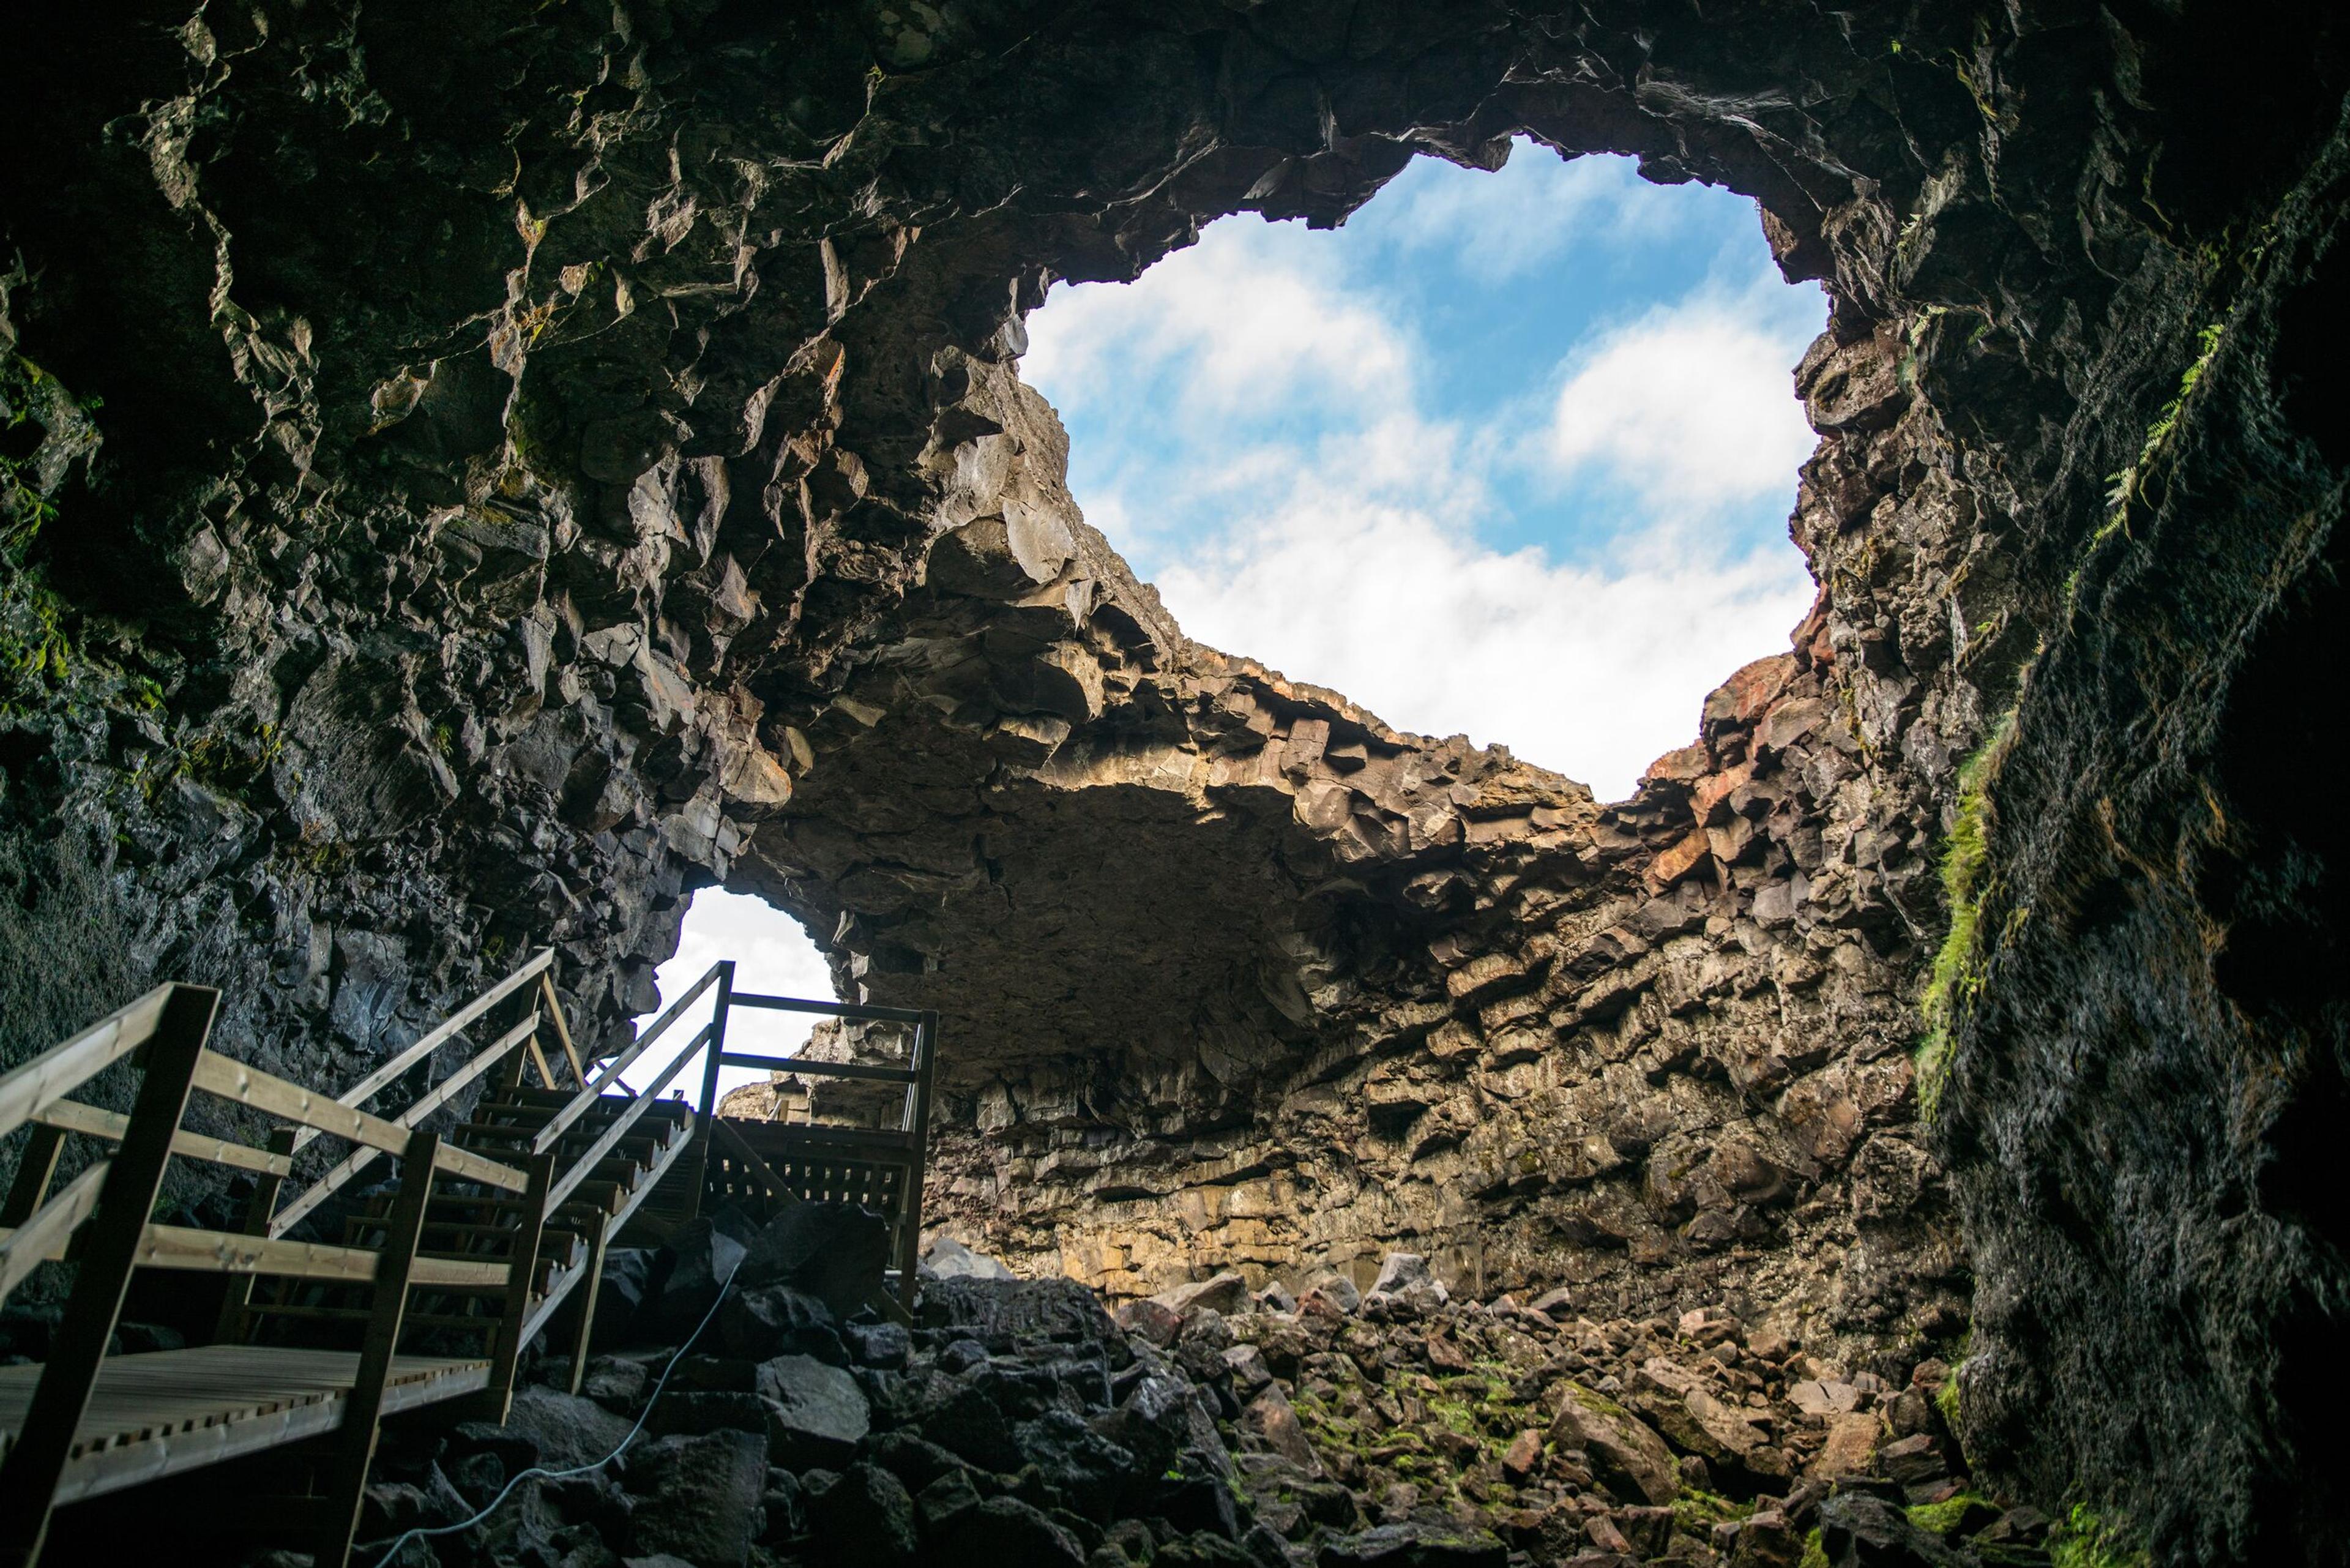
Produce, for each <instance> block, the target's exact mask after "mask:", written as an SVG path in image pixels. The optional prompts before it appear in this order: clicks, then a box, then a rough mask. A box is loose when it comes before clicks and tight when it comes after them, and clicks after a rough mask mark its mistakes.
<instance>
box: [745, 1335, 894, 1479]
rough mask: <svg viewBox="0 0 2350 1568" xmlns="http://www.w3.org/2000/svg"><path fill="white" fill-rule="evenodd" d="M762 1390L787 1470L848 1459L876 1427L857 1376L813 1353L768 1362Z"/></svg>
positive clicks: (778, 1455)
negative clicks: (827, 1362)
mask: <svg viewBox="0 0 2350 1568" xmlns="http://www.w3.org/2000/svg"><path fill="white" fill-rule="evenodd" d="M759 1393H760V1396H761V1397H762V1398H763V1399H764V1401H765V1404H766V1407H767V1422H766V1429H767V1438H768V1441H769V1443H770V1444H771V1445H772V1446H773V1448H774V1451H775V1462H776V1463H778V1464H780V1465H783V1466H785V1468H786V1469H806V1468H807V1467H809V1466H811V1465H837V1464H841V1463H844V1462H845V1461H847V1459H849V1457H850V1456H851V1455H853V1454H854V1453H855V1452H856V1450H857V1445H858V1443H859V1442H860V1441H862V1440H863V1438H864V1437H865V1434H866V1433H867V1432H868V1430H870V1429H871V1425H872V1417H871V1410H870V1407H869V1406H868V1402H867V1400H866V1397H865V1391H864V1390H863V1389H862V1388H860V1387H858V1385H857V1379H856V1378H855V1377H853V1376H849V1374H847V1372H845V1371H843V1370H841V1369H840V1368H839V1367H837V1366H828V1365H827V1364H826V1363H824V1362H821V1361H818V1360H816V1358H815V1357H813V1356H808V1355H783V1356H777V1357H776V1358H775V1359H774V1360H772V1361H766V1362H762V1363H761V1364H760V1366H759Z"/></svg>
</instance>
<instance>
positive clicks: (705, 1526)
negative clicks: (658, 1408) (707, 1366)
mask: <svg viewBox="0 0 2350 1568" xmlns="http://www.w3.org/2000/svg"><path fill="white" fill-rule="evenodd" d="M628 1458H629V1466H628V1472H627V1482H626V1484H627V1486H628V1490H629V1492H630V1493H631V1494H632V1495H633V1496H634V1497H635V1498H636V1500H637V1501H636V1506H635V1507H634V1508H633V1509H631V1510H630V1511H629V1524H628V1540H629V1553H630V1554H631V1555H647V1554H650V1553H653V1552H670V1553H671V1554H673V1555H675V1556H679V1557H682V1558H684V1559H685V1560H686V1561H688V1562H689V1563H693V1564H694V1565H695V1568H742V1564H743V1563H744V1561H745V1560H747V1559H748V1558H749V1556H750V1555H751V1542H752V1532H753V1530H754V1527H755V1526H756V1524H757V1522H758V1511H759V1500H760V1498H761V1497H762V1496H763V1495H764V1493H765V1492H766V1490H767V1441H766V1439H765V1438H762V1437H756V1436H754V1435H753V1434H751V1433H748V1432H713V1433H711V1434H710V1435H709V1436H707V1437H693V1438H688V1437H672V1438H654V1439H653V1440H652V1441H650V1442H649V1443H640V1444H639V1446H638V1447H636V1448H635V1449H631V1450H630V1451H629V1457H628Z"/></svg>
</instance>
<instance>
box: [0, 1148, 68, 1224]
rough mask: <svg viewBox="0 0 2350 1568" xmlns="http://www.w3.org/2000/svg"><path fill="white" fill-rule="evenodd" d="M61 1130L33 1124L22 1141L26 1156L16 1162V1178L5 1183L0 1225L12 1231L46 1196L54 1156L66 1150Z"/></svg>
mask: <svg viewBox="0 0 2350 1568" xmlns="http://www.w3.org/2000/svg"><path fill="white" fill-rule="evenodd" d="M65 1147H66V1135H65V1133H64V1131H63V1130H62V1129H60V1128H57V1127H35V1128H34V1129H33V1131H32V1135H31V1136H30V1137H27V1138H26V1140H25V1158H22V1159H20V1160H18V1161H17V1162H16V1179H15V1180H13V1181H11V1182H10V1183H9V1184H8V1196H7V1198H6V1199H5V1201H0V1225H5V1226H6V1227H7V1228H8V1229H10V1230H11V1231H13V1230H15V1229H16V1227H17V1226H19V1225H22V1224H23V1223H24V1222H25V1221H26V1220H30V1219H31V1218H32V1217H33V1211H34V1210H36V1209H38V1208H40V1206H41V1203H42V1201H43V1200H44V1199H47V1197H48V1195H49V1182H50V1180H51V1179H54V1178H55V1177H56V1175H57V1156H58V1155H60V1154H62V1153H64V1152H65Z"/></svg>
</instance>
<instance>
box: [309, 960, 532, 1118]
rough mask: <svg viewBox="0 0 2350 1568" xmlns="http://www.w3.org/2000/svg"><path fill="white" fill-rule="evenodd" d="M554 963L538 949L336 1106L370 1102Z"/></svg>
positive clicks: (347, 1092)
mask: <svg viewBox="0 0 2350 1568" xmlns="http://www.w3.org/2000/svg"><path fill="white" fill-rule="evenodd" d="M554 961H555V950H554V949H553V948H541V949H540V950H538V951H537V952H536V954H534V955H533V956H532V957H531V959H530V961H528V962H527V963H525V964H524V965H523V966H522V967H521V968H520V969H518V970H516V971H514V973H512V974H510V975H508V976H506V977H505V979H504V980H502V981H498V982H497V984H495V985H494V986H492V987H490V989H489V990H487V991H485V992H482V994H481V995H479V996H477V997H475V998H473V1001H471V1002H467V1003H465V1005H464V1006H463V1007H461V1008H459V1009H458V1010H457V1011H456V1012H452V1013H451V1014H450V1015H449V1016H448V1017H446V1018H444V1019H442V1021H441V1022H440V1023H436V1024H434V1025H433V1026H432V1028H431V1029H429V1030H427V1031H425V1033H422V1034H421V1035H419V1036H418V1037H417V1039H416V1042H415V1044H411V1045H410V1046H409V1047H408V1048H407V1049H405V1050H403V1051H402V1052H400V1054H399V1055H397V1056H394V1057H393V1058H392V1059H391V1060H390V1061H389V1062H386V1063H385V1064H383V1065H382V1066H380V1067H378V1068H377V1069H376V1070H375V1071H374V1072H372V1073H369V1075H367V1076H366V1077H364V1078H361V1079H360V1080H359V1082H358V1083H356V1084H353V1085H351V1086H350V1087H349V1088H348V1089H345V1090H344V1091H343V1092H342V1093H341V1094H340V1095H338V1096H336V1100H337V1103H338V1104H341V1105H346V1106H362V1105H365V1104H366V1103H367V1102H368V1101H369V1100H371V1099H373V1098H374V1097H375V1096H376V1094H377V1093H378V1092H379V1091H380V1090H381V1089H382V1088H383V1086H384V1085H387V1084H389V1083H390V1082H391V1081H392V1080H393V1079H394V1078H397V1077H399V1076H400V1075H401V1074H402V1073H405V1072H407V1071H408V1070H409V1069H410V1068H411V1067H413V1066H414V1065H416V1064H417V1063H419V1062H421V1061H422V1060H423V1059H424V1058H425V1057H427V1056H430V1055H431V1054H432V1053H433V1052H435V1051H437V1050H439V1049H440V1048H441V1047H442V1045H444V1044H447V1043H448V1042H449V1040H450V1038H451V1037H452V1036H453V1035H454V1034H456V1033H458V1032H459V1031H460V1030H462V1029H463V1028H464V1027H465V1025H466V1024H468V1023H472V1022H473V1020H474V1019H476V1018H479V1017H480V1016H481V1015H482V1014H483V1013H484V1012H488V1011H489V1010H490V1009H491V1008H493V1007H495V1006H496V1005H497V1004H498V1003H499V1002H502V1001H504V999H505V998H506V997H507V996H509V995H511V994H513V992H514V991H515V987H517V986H519V985H521V984H522V983H523V982H524V981H526V980H529V979H530V978H532V977H533V976H534V975H537V974H541V973H544V972H545V971H546V967H547V966H548V965H549V964H551V963H553V962H554ZM312 1137H317V1132H316V1131H314V1130H308V1129H306V1133H305V1136H303V1137H301V1138H300V1139H299V1140H298V1142H299V1143H307V1142H308V1141H309V1140H310V1138H312Z"/></svg>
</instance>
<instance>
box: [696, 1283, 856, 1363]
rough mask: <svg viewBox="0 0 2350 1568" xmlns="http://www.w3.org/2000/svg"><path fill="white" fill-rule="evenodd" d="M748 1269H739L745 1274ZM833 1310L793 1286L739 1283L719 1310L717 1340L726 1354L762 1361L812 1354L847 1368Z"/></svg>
mask: <svg viewBox="0 0 2350 1568" xmlns="http://www.w3.org/2000/svg"><path fill="white" fill-rule="evenodd" d="M749 1266H750V1265H749V1264H748V1263H745V1264H744V1265H743V1267H744V1269H745V1271H746V1272H747V1271H748V1269H749ZM836 1322H837V1319H836V1318H835V1317H834V1315H833V1312H832V1309H831V1308H830V1307H828V1306H827V1305H826V1304H825V1303H824V1302H823V1301H822V1300H821V1299H819V1298H818V1297H816V1296H814V1295H811V1294H809V1293H807V1292H806V1291H804V1290H801V1289H800V1288H799V1287H798V1286H796V1285H789V1284H771V1285H752V1284H747V1283H745V1282H743V1281H741V1280H737V1281H736V1282H735V1285H734V1290H733V1293H732V1294H730V1295H729V1296H728V1297H727V1298H726V1302H725V1304H724V1305H723V1306H721V1307H720V1308H719V1309H718V1325H717V1339H718V1342H719V1344H720V1345H723V1347H724V1348H725V1351H726V1354H727V1355H739V1356H742V1357H743V1358H744V1359H746V1360H750V1361H764V1360H766V1359H767V1358H768V1357H770V1356H775V1355H813V1356H815V1357H816V1359H817V1360H819V1361H829V1362H831V1363H832V1364H833V1365H835V1366H846V1365H847V1362H848V1352H847V1349H846V1348H845V1347H844V1346H843V1345H842V1344H841V1341H840V1335H839V1334H838V1332H837V1330H836V1329H835V1327H834V1324H835V1323H836Z"/></svg>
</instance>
